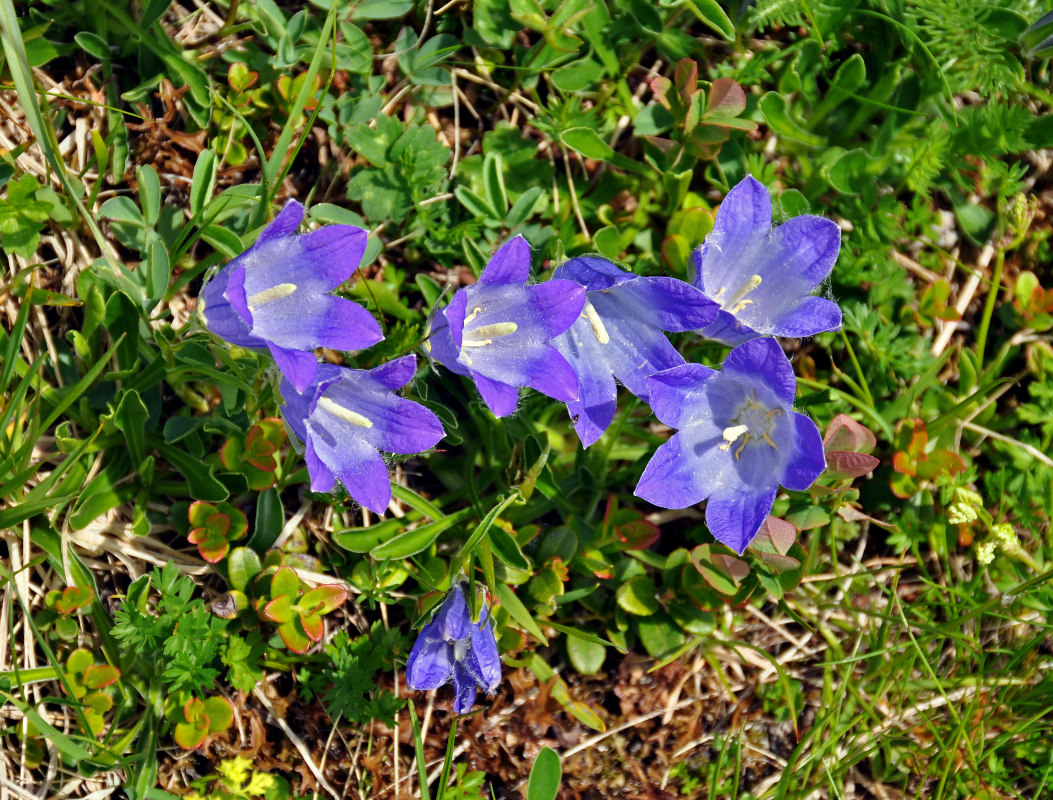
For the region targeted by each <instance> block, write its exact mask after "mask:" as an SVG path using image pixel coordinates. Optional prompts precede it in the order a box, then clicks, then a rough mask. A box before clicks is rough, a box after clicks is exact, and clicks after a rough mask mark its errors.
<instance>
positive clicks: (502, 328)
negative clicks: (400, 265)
mask: <svg viewBox="0 0 1053 800" xmlns="http://www.w3.org/2000/svg"><path fill="white" fill-rule="evenodd" d="M529 277H530V245H528V244H527V242H526V239H524V238H523V237H522V236H516V237H515V238H514V239H512V240H511V241H509V242H507V243H506V244H505V245H504V246H503V247H501V249H500V250H498V251H497V252H496V253H495V254H494V257H493V258H491V259H490V263H489V264H487V265H486V269H485V270H483V274H482V275H480V276H479V282H478V283H476V284H474V285H472V286H466V287H465V288H463V289H460V290H459V291H458V292H457V293H456V294H455V295H454V296H453V299H452V300H451V301H450V304H449V305H448V306H446V308H444V309H442V311H439V312H436V313H435V314H434V315H433V316H432V319H431V321H430V323H429V328H430V330H429V333H428V337H427V338H426V339H425V342H424V347H425V349H426V350H427V352H428V354H429V355H430V356H431V357H432V358H433V359H434V360H435V361H437V362H439V363H440V364H442V365H443V366H444V367H446V368H447V369H448V370H450V371H451V372H456V373H457V374H458V375H468V376H471V378H472V380H474V381H475V385H476V388H478V390H479V394H480V395H482V398H483V400H484V401H485V402H486V405H487V406H489V408H490V410H491V411H492V412H493V413H494V416H495V417H504V416H507V415H509V414H511V413H512V412H513V411H515V407H516V402H517V400H518V399H519V393H518V391H517V389H516V387H517V386H529V387H531V388H533V389H536V390H537V391H539V392H541V393H542V394H547V395H548V396H549V397H552V398H555V399H556V400H561V401H563V402H567V401H568V400H576V399H577V398H578V379H577V376H575V374H574V370H573V368H571V366H570V364H568V363H567V360H566V359H565V358H564V357H563V356H561V355H560V354H559V352H558V351H557V350H556V348H555V347H553V346H552V344H551V343H550V341H551V339H552V337H554V336H558V335H559V334H561V333H563V331H565V330H566V329H567V328H569V327H570V326H571V324H573V322H574V320H575V319H577V317H578V315H579V314H580V313H581V308H582V305H583V304H584V302H585V289H583V288H582V287H581V286H578V285H577V284H576V283H574V282H573V281H567V280H549V281H545V282H544V283H541V284H538V285H536V286H527V285H526V281H527V279H528V278H529Z"/></svg>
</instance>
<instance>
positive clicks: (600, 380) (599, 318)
mask: <svg viewBox="0 0 1053 800" xmlns="http://www.w3.org/2000/svg"><path fill="white" fill-rule="evenodd" d="M553 277H554V278H567V279H570V280H572V281H574V282H575V283H578V284H580V285H581V286H584V287H585V306H584V308H583V309H582V312H581V314H580V315H579V316H578V318H577V319H576V320H575V321H574V324H573V325H571V326H570V329H569V330H567V331H565V332H564V333H561V334H560V335H559V336H557V337H556V338H555V339H553V340H552V343H553V344H554V345H555V346H556V349H557V350H559V352H560V353H561V354H562V355H563V357H564V358H566V359H567V361H569V362H570V365H571V366H572V367H573V368H574V372H575V374H576V375H577V376H578V399H577V400H571V401H569V402H568V403H567V410H568V411H570V416H571V419H572V420H574V429H575V430H576V431H577V432H578V436H579V438H580V439H581V444H582V445H583V446H584V447H588V446H589V445H591V444H593V443H594V442H595V441H596V440H597V439H599V438H600V436H602V435H603V432H604V431H605V430H607V426H608V425H610V424H611V420H612V419H614V412H615V407H616V399H617V395H618V388H617V386H616V385H615V382H614V379H615V378H617V379H618V380H619V381H621V382H622V384H623V385H624V386H625V387H626V388H627V389H628V390H629V391H630V392H632V393H633V394H634V395H636V396H637V397H639V398H640V399H641V400H644V401H646V400H647V397H648V388H647V377H648V376H649V375H653V374H654V373H656V372H661V371H663V370H667V369H672V368H673V367H676V366H679V365H681V364H683V363H684V359H683V357H682V356H681V355H680V354H679V353H678V352H677V351H676V348H675V347H673V346H672V345H671V344H670V343H669V340H668V339H667V338H666V336H665V334H664V333H662V331H689V330H693V329H695V328H700V327H702V326H703V325H708V324H709V323H711V322H712V321H713V320H714V318H716V315H717V305H716V303H714V302H713V301H712V300H710V299H709V298H707V297H706V296H705V295H704V294H702V292H700V291H699V290H698V289H696V288H695V287H693V286H691V285H690V284H688V283H684V282H683V281H681V280H677V279H676V278H666V277H653V278H648V277H642V276H639V275H633V274H632V273H631V272H625V271H623V270H622V269H620V268H619V267H617V266H616V265H615V264H613V263H611V262H610V261H608V260H607V259H605V258H600V257H599V256H585V257H581V258H572V259H571V260H570V261H568V262H566V263H565V264H561V265H560V266H559V267H557V268H556V271H555V274H554V276H553Z"/></svg>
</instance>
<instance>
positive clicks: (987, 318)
mask: <svg viewBox="0 0 1053 800" xmlns="http://www.w3.org/2000/svg"><path fill="white" fill-rule="evenodd" d="M1004 266H1005V248H1002V247H1000V248H998V253H997V254H996V255H995V266H994V274H992V275H991V288H990V289H988V290H987V299H986V300H985V301H984V313H983V316H982V317H981V318H980V327H979V330H978V331H977V332H976V363H977V365H978V366H979V368H980V371H981V372H982V371H983V366H984V350H985V349H986V348H987V332H988V330H989V329H990V327H991V317H992V316H993V315H994V307H995V303H996V302H998V293H999V290H1000V289H1001V288H1002V268H1003V267H1004Z"/></svg>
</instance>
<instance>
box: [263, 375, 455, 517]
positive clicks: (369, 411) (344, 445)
mask: <svg viewBox="0 0 1053 800" xmlns="http://www.w3.org/2000/svg"><path fill="white" fill-rule="evenodd" d="M415 370H416V358H415V357H414V356H403V357H402V358H399V359H396V360H395V361H389V362H388V363H386V364H382V365H381V366H379V367H376V368H375V369H371V370H358V369H348V368H347V367H337V366H334V365H332V364H319V365H318V371H317V374H316V375H315V378H314V381H313V382H312V383H311V384H310V385H308V386H307V387H306V388H305V390H304V391H303V392H302V393H301V392H298V391H296V390H295V389H294V387H293V386H292V385H291V384H290V382H289V381H288V380H283V381H282V383H281V392H282V397H283V398H284V403H283V405H282V416H283V417H284V419H285V421H286V422H287V423H288V424H289V427H290V428H291V429H292V431H293V433H295V434H296V436H297V437H299V439H300V441H301V442H303V445H304V457H305V460H306V461H307V471H308V473H309V474H310V477H311V490H312V491H315V492H331V491H332V490H333V488H334V486H335V485H336V481H337V480H339V481H340V482H341V483H342V484H343V485H344V488H345V489H347V491H348V494H350V495H351V496H352V497H353V498H354V499H355V500H357V501H358V502H359V503H361V504H362V505H363V506H365V507H366V508H368V509H369V510H370V511H374V512H376V513H377V514H382V513H384V510H385V509H386V508H387V507H388V503H389V502H391V483H390V481H389V480H388V468H387V466H386V465H385V463H384V458H383V457H382V456H381V455H380V452H378V451H382V452H385V453H401V454H410V453H421V452H424V451H425V450H428V449H429V448H431V447H434V446H435V445H436V444H438V442H439V440H440V439H442V437H443V436H444V435H445V431H443V428H442V424H441V423H440V422H439V420H438V418H437V417H436V416H435V415H434V414H433V413H432V412H431V411H429V410H428V409H426V408H425V407H424V406H422V405H421V404H420V403H414V402H413V401H412V400H407V399H405V398H403V397H399V396H398V395H397V394H395V390H397V389H400V388H401V387H402V386H404V385H405V384H407V383H408V382H409V381H410V379H411V378H412V377H413V373H414V372H415Z"/></svg>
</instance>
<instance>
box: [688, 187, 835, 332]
mask: <svg viewBox="0 0 1053 800" xmlns="http://www.w3.org/2000/svg"><path fill="white" fill-rule="evenodd" d="M771 222H772V217H771V197H770V196H769V195H768V190H767V189H766V188H764V185H763V184H762V183H760V182H759V181H758V180H756V179H755V178H753V176H751V175H747V176H746V177H745V178H743V179H742V180H741V181H740V182H739V183H738V184H737V185H736V186H735V187H734V188H732V190H731V191H730V192H728V195H727V197H725V198H724V202H723V203H721V204H720V209H719V210H718V211H717V218H716V220H715V222H714V225H713V230H712V231H711V232H710V233H709V234H708V235H707V236H706V239H705V241H704V242H703V243H702V245H701V246H699V248H698V249H697V250H695V252H694V254H693V258H694V262H695V280H694V285H695V286H697V287H698V288H699V289H701V290H702V291H703V292H705V294H706V296H707V297H710V298H712V299H713V300H714V301H716V302H717V303H719V304H720V313H719V314H718V315H717V319H716V320H715V321H714V322H712V323H711V324H709V325H707V326H706V327H704V328H702V329H701V330H699V331H698V333H699V334H701V335H702V336H705V337H706V338H707V339H715V340H716V341H718V342H723V343H724V344H728V345H736V344H740V343H741V342H745V341H749V340H750V339H755V338H757V337H758V336H811V335H813V334H816V333H820V332H822V331H835V330H838V329H839V328H840V327H841V309H840V308H838V307H837V304H836V303H834V302H832V301H830V300H827V299H826V298H824V297H816V296H814V295H813V294H812V292H813V291H814V290H815V287H816V286H818V285H819V284H820V283H821V282H822V281H823V279H825V278H826V276H827V275H829V274H830V270H831V269H833V267H834V262H835V261H836V260H837V254H838V251H839V250H840V248H841V230H840V228H838V227H837V225H836V224H835V223H834V222H833V221H832V220H828V219H825V218H823V217H817V216H813V215H809V214H804V215H801V216H798V217H793V218H791V219H788V220H787V221H786V222H784V223H782V224H781V225H779V226H778V227H776V228H775V229H774V230H773V229H772V226H771Z"/></svg>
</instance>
